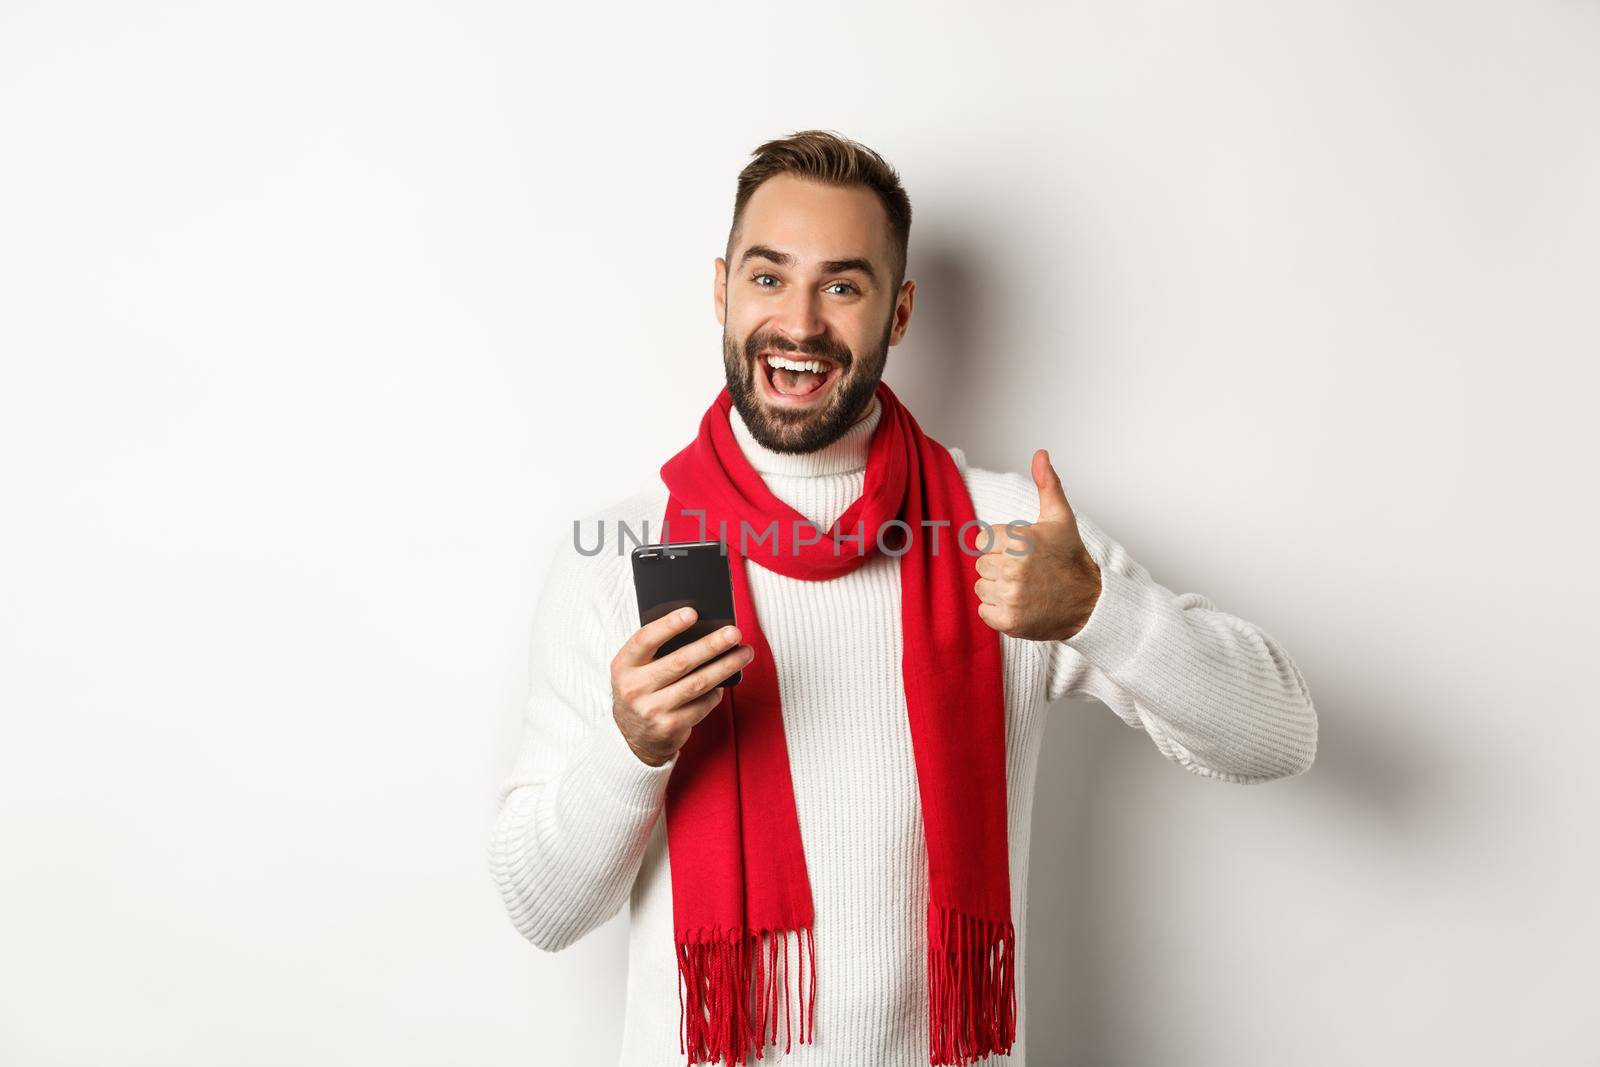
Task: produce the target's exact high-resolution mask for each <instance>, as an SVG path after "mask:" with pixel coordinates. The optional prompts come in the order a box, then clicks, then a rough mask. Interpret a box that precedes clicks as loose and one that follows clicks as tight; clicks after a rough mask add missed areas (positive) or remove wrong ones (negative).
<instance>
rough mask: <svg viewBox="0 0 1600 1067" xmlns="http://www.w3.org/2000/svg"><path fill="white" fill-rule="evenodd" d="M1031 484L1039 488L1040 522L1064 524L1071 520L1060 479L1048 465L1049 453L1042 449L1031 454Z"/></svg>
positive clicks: (1070, 508)
mask: <svg viewBox="0 0 1600 1067" xmlns="http://www.w3.org/2000/svg"><path fill="white" fill-rule="evenodd" d="M1033 484H1034V485H1036V486H1038V487H1039V521H1040V522H1066V521H1068V520H1069V519H1071V518H1072V505H1070V504H1068V503H1067V494H1066V490H1064V489H1062V488H1061V479H1060V478H1059V477H1058V476H1057V475H1056V469H1055V468H1054V467H1052V466H1051V465H1050V453H1049V452H1047V451H1045V450H1044V449H1042V448H1041V449H1039V451H1037V452H1035V453H1034V454H1033Z"/></svg>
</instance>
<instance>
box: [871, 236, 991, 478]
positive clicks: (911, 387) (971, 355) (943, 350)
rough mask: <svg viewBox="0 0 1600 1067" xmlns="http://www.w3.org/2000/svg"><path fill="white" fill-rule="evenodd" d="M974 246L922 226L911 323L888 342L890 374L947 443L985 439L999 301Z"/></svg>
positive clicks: (913, 270) (912, 273)
mask: <svg viewBox="0 0 1600 1067" xmlns="http://www.w3.org/2000/svg"><path fill="white" fill-rule="evenodd" d="M974 247H977V246H976V245H975V244H974V243H973V242H971V241H967V240H964V239H962V238H961V237H960V235H958V234H956V233H953V232H949V231H941V230H936V229H932V228H929V229H928V230H927V231H923V230H918V232H917V236H916V237H915V238H913V245H912V248H913V251H912V255H911V262H910V263H909V264H908V265H907V270H906V273H907V276H908V277H910V278H911V279H912V280H913V281H915V282H916V283H917V292H916V302H915V303H914V304H913V306H912V309H911V326H910V328H909V329H907V331H906V336H905V338H904V340H902V341H901V342H900V343H899V344H898V345H896V346H895V347H893V348H891V349H889V361H888V364H887V365H886V367H885V370H884V375H883V376H884V380H885V381H887V382H888V383H889V388H891V389H893V390H894V391H895V395H897V396H898V397H899V398H900V400H901V401H902V402H903V403H904V404H905V405H906V407H908V408H909V409H910V410H911V413H912V414H913V415H914V416H916V419H917V423H918V424H919V425H920V426H921V427H922V429H923V430H924V432H926V433H928V434H929V435H931V436H932V437H934V438H935V439H936V440H938V441H940V442H942V443H944V444H945V445H947V446H948V445H955V446H957V447H962V446H964V445H965V443H966V442H968V441H976V440H978V439H979V435H980V434H981V429H982V428H981V426H980V425H979V422H978V420H977V419H976V418H975V417H974V414H975V413H976V412H978V411H983V410H986V408H985V405H984V404H983V403H982V402H980V401H981V394H982V392H983V389H984V385H985V381H984V377H983V373H982V371H983V367H982V365H981V357H982V354H983V352H984V346H983V344H982V342H981V341H980V340H979V338H980V337H981V336H982V334H983V329H982V324H983V323H984V322H986V321H988V320H989V318H990V317H991V316H992V315H993V314H994V309H993V308H991V307H988V306H986V301H987V300H988V298H987V297H986V296H985V295H984V294H985V292H986V291H988V290H985V289H984V288H983V287H982V285H981V284H980V283H981V279H980V278H979V276H978V268H977V267H976V266H975V265H974V263H973V257H972V255H971V249H972V248H974ZM991 288H992V287H991ZM969 456H970V453H969Z"/></svg>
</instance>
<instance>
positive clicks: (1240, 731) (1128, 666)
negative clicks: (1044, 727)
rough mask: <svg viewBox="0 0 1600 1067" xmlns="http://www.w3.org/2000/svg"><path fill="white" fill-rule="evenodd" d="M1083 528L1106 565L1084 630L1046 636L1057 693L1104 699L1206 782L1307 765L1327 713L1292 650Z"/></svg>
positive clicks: (1251, 778) (1085, 522) (1278, 774)
mask: <svg viewBox="0 0 1600 1067" xmlns="http://www.w3.org/2000/svg"><path fill="white" fill-rule="evenodd" d="M1078 532H1079V534H1080V536H1081V537H1082V538H1083V542H1084V547H1086V548H1087V549H1088V550H1089V554H1090V555H1092V556H1093V557H1094V559H1095V562H1096V563H1098V564H1099V566H1100V578H1101V590H1100V598H1099V600H1098V601H1097V602H1096V603H1095V606H1094V610H1093V612H1092V613H1091V614H1090V616H1089V620H1088V622H1087V623H1085V625H1084V626H1083V628H1082V629H1081V630H1079V631H1078V632H1077V633H1076V634H1074V635H1073V636H1072V637H1069V638H1067V639H1066V640H1064V641H1050V642H1045V644H1046V647H1047V651H1046V660H1047V663H1046V694H1047V696H1048V698H1049V699H1051V700H1055V699H1057V698H1059V697H1063V696H1087V697H1092V698H1094V699H1096V700H1098V701H1100V702H1101V703H1103V704H1105V705H1106V706H1107V707H1109V708H1110V709H1111V710H1112V711H1113V712H1115V713H1116V714H1117V716H1118V717H1119V718H1121V719H1122V720H1123V721H1124V722H1126V723H1127V724H1128V725H1129V726H1132V727H1135V728H1139V729H1143V730H1144V731H1145V733H1147V734H1148V735H1149V736H1150V739H1151V740H1152V741H1153V742H1154V743H1155V746H1156V748H1157V749H1158V750H1160V752H1161V754H1162V755H1164V756H1166V757H1167V758H1168V759H1170V760H1173V761H1174V762H1176V763H1177V764H1179V765H1180V766H1182V767H1183V768H1185V769H1186V770H1189V771H1192V772H1193V773H1195V774H1198V775H1201V776H1203V777H1207V778H1214V779H1218V780H1221V781H1225V782H1234V783H1237V784H1244V785H1248V784H1255V783H1259V782H1266V781H1271V780H1273V779H1277V778H1287V777H1291V776H1293V775H1297V774H1300V773H1301V772H1303V771H1305V770H1306V769H1308V768H1309V767H1310V766H1311V764H1312V761H1313V760H1314V759H1315V758H1316V749H1317V713H1316V710H1315V708H1314V707H1313V706H1312V703H1311V694H1310V691H1309V689H1308V688H1307V686H1306V682H1305V679H1304V678H1303V677H1302V676H1301V674H1300V671H1299V669H1298V668H1297V667H1296V666H1295V664H1294V661H1293V660H1291V659H1290V658H1289V654H1288V653H1287V652H1285V651H1284V649H1283V648H1282V646H1280V645H1279V644H1278V643H1277V642H1276V641H1274V640H1273V639H1272V637H1270V636H1269V635H1268V634H1267V633H1266V632H1264V631H1263V630H1262V629H1261V628H1260V627H1259V626H1255V625H1252V624H1251V623H1249V622H1246V621H1245V620H1243V619H1241V618H1239V617H1238V616H1235V615H1230V614H1227V613H1226V612H1222V611H1219V610H1217V608H1216V606H1215V605H1214V604H1213V603H1212V602H1211V601H1210V600H1208V599H1207V598H1206V597H1204V596H1202V595H1200V594H1199V593H1174V592H1173V591H1172V590H1170V589H1168V588H1166V587H1165V586H1163V585H1161V584H1160V583H1158V582H1156V581H1155V580H1154V579H1152V578H1151V576H1150V573H1149V571H1147V570H1146V569H1145V568H1144V567H1142V566H1140V565H1139V564H1138V563H1136V562H1135V561H1134V560H1133V559H1132V558H1131V557H1130V556H1129V555H1128V553H1127V550H1125V549H1124V548H1123V547H1122V546H1121V545H1120V544H1118V543H1117V542H1116V541H1114V540H1112V539H1111V538H1110V537H1109V536H1107V535H1106V534H1105V532H1104V531H1102V530H1101V529H1100V528H1099V527H1098V526H1097V525H1096V524H1095V523H1094V522H1092V521H1090V520H1089V519H1088V518H1086V517H1085V516H1083V515H1082V514H1079V515H1078Z"/></svg>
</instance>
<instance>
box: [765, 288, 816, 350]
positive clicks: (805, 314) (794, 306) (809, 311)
mask: <svg viewBox="0 0 1600 1067" xmlns="http://www.w3.org/2000/svg"><path fill="white" fill-rule="evenodd" d="M774 325H775V326H776V327H777V328H778V330H779V331H780V332H781V333H782V334H783V335H784V336H785V337H787V338H788V339H789V340H791V341H793V342H794V343H796V344H803V343H804V342H806V341H809V340H811V339H812V338H813V337H816V336H818V335H820V334H821V333H823V332H824V331H825V330H827V328H828V324H827V323H826V322H824V321H823V320H822V301H821V299H820V297H819V296H818V294H817V292H816V290H814V289H810V288H801V287H798V286H797V287H796V288H795V289H793V290H792V291H790V292H789V293H788V294H786V296H785V299H784V302H783V306H782V307H781V308H780V309H779V311H778V316H777V321H776V322H775V323H774Z"/></svg>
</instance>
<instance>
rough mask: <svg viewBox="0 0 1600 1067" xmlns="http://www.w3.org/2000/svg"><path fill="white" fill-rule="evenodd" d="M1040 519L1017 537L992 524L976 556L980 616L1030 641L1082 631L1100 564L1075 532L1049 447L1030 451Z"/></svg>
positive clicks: (1097, 593) (1097, 591)
mask: <svg viewBox="0 0 1600 1067" xmlns="http://www.w3.org/2000/svg"><path fill="white" fill-rule="evenodd" d="M1033 484H1034V485H1036V486H1038V487H1039V521H1037V522H1035V523H1033V524H1032V525H1030V526H1027V527H1024V528H1023V530H1022V535H1021V536H1020V537H1019V536H1017V535H1016V534H1015V533H1013V532H1012V531H1011V530H1010V529H1008V528H1007V527H1005V526H996V527H994V542H993V544H991V545H990V546H989V551H987V552H985V553H984V554H983V555H981V556H979V557H978V575H979V578H978V581H977V583H976V585H975V586H974V588H975V589H976V590H977V593H978V599H979V600H980V601H981V603H980V604H979V605H978V617H979V618H981V619H983V621H984V622H986V623H988V624H989V625H990V626H991V627H993V628H994V629H996V630H999V631H1000V632H1001V633H1004V634H1010V635H1011V636H1012V637H1022V638H1027V639H1028V640H1031V641H1063V640H1066V639H1067V638H1069V637H1071V636H1072V635H1073V634H1076V633H1077V632H1078V631H1079V630H1081V629H1083V624H1084V623H1086V622H1088V621H1089V615H1090V613H1091V612H1093V611H1094V605H1095V602H1096V601H1098V600H1099V599H1100V567H1099V565H1098V564H1097V563H1095V561H1094V557H1092V556H1091V555H1089V550H1088V549H1087V548H1085V547H1084V544H1083V539H1082V538H1080V537H1079V536H1078V520H1077V517H1076V516H1075V515H1073V513H1072V505H1071V504H1068V503H1067V494H1066V492H1065V491H1064V490H1063V489H1062V488H1061V479H1060V478H1059V477H1057V475H1056V471H1055V468H1054V467H1052V466H1051V465H1050V453H1048V452H1046V451H1045V450H1044V449H1042V448H1041V449H1039V450H1038V451H1037V452H1035V453H1034V454H1033Z"/></svg>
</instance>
